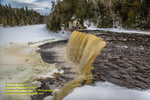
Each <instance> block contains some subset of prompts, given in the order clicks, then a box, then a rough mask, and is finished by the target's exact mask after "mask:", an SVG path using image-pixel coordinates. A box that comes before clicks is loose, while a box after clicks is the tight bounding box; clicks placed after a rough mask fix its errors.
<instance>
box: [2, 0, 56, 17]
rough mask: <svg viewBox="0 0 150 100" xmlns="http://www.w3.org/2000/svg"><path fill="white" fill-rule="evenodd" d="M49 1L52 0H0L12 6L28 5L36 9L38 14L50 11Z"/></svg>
mask: <svg viewBox="0 0 150 100" xmlns="http://www.w3.org/2000/svg"><path fill="white" fill-rule="evenodd" d="M51 1H54V0H0V3H1V4H3V5H5V4H9V3H10V4H11V5H12V7H18V8H21V7H26V6H27V7H28V8H29V9H33V10H35V11H38V12H39V13H40V14H43V15H45V14H49V13H50V11H51V6H52V5H51Z"/></svg>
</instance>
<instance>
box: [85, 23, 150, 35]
mask: <svg viewBox="0 0 150 100" xmlns="http://www.w3.org/2000/svg"><path fill="white" fill-rule="evenodd" d="M86 27H87V26H86ZM86 30H102V31H110V32H118V33H139V34H150V31H141V30H126V29H123V28H98V27H96V26H94V24H91V25H90V26H89V27H87V29H86Z"/></svg>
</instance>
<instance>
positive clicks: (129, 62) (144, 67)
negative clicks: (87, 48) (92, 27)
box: [83, 31, 150, 89]
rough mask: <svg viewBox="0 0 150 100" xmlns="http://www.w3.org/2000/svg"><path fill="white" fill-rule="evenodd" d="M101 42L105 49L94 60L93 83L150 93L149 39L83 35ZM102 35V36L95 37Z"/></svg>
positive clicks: (117, 34) (115, 35)
mask: <svg viewBox="0 0 150 100" xmlns="http://www.w3.org/2000/svg"><path fill="white" fill-rule="evenodd" d="M83 32H85V33H91V34H96V35H97V36H100V37H102V38H104V41H106V43H107V44H106V47H105V48H104V49H103V50H102V52H101V54H100V55H99V56H98V57H97V58H96V59H95V62H94V64H93V65H94V69H93V70H92V73H93V75H94V82H95V81H109V82H111V83H114V84H117V85H120V86H125V87H128V88H136V89H150V35H144V34H125V33H114V32H105V31H83ZM99 33H102V34H99Z"/></svg>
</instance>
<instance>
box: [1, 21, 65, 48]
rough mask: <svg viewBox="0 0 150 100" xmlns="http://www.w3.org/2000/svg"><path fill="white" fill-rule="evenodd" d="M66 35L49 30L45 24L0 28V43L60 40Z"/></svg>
mask: <svg viewBox="0 0 150 100" xmlns="http://www.w3.org/2000/svg"><path fill="white" fill-rule="evenodd" d="M67 36H68V35H66V33H64V34H61V32H59V33H54V32H50V31H48V30H47V29H46V25H45V24H39V25H28V26H20V27H19V26H17V27H7V28H3V27H2V28H0V45H3V44H7V43H10V42H37V41H43V40H48V39H55V40H61V39H65V38H66V37H67Z"/></svg>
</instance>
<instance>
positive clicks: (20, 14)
mask: <svg viewBox="0 0 150 100" xmlns="http://www.w3.org/2000/svg"><path fill="white" fill-rule="evenodd" d="M43 17H44V16H42V15H40V13H38V12H36V11H34V10H32V9H31V10H29V9H28V8H27V7H25V8H12V7H11V5H10V4H9V5H5V6H3V5H2V4H0V24H3V26H16V25H20V26H21V25H33V24H40V23H43V22H44V20H43Z"/></svg>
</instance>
